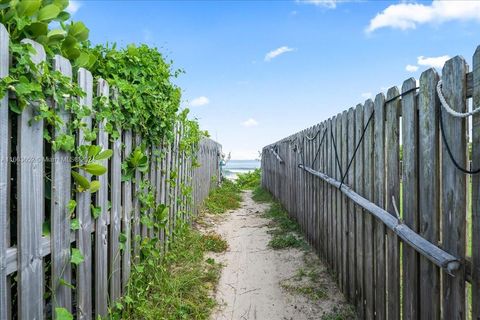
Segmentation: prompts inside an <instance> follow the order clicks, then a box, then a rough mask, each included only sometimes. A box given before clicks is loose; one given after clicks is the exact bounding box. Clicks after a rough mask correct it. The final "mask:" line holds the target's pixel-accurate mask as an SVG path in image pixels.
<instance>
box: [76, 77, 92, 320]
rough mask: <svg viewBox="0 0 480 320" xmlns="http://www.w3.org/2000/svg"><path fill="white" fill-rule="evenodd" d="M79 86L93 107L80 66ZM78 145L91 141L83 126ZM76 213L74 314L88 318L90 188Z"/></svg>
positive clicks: (89, 80)
mask: <svg viewBox="0 0 480 320" xmlns="http://www.w3.org/2000/svg"><path fill="white" fill-rule="evenodd" d="M77 79H78V86H79V87H80V88H81V89H82V90H83V91H84V92H85V96H84V97H81V98H79V103H80V104H81V105H83V106H86V107H88V108H92V101H93V77H92V74H91V73H90V72H89V71H87V70H86V69H83V68H80V69H79V70H78V73H77ZM82 122H83V124H84V128H85V129H86V130H91V128H92V119H91V118H90V116H88V117H85V118H84V119H82ZM76 143H77V145H90V144H91V142H90V141H87V140H85V133H84V131H83V130H78V132H77V142H76ZM80 174H81V175H83V176H84V177H85V178H86V179H88V181H90V178H91V177H90V174H88V173H87V172H86V171H83V170H80ZM76 201H77V208H76V216H77V219H78V222H79V225H80V229H79V230H78V231H77V233H76V242H77V248H78V249H79V250H80V252H81V253H82V255H83V262H82V263H81V264H79V265H78V266H77V281H76V288H77V290H76V298H77V318H78V319H91V318H92V263H93V260H92V258H93V257H92V235H91V231H92V229H93V221H92V214H91V208H90V205H91V201H92V196H91V193H90V192H77V193H76Z"/></svg>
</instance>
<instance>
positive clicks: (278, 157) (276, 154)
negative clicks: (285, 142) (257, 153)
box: [270, 148, 283, 164]
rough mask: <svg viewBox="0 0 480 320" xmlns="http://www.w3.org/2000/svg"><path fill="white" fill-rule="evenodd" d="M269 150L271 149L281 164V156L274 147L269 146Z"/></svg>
mask: <svg viewBox="0 0 480 320" xmlns="http://www.w3.org/2000/svg"><path fill="white" fill-rule="evenodd" d="M270 151H272V153H273V155H274V156H275V157H276V158H277V160H278V162H280V163H281V164H283V160H282V158H280V156H279V155H278V153H277V152H276V151H275V149H274V148H270Z"/></svg>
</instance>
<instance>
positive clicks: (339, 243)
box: [304, 113, 344, 291]
mask: <svg viewBox="0 0 480 320" xmlns="http://www.w3.org/2000/svg"><path fill="white" fill-rule="evenodd" d="M342 116H343V115H342V114H341V113H340V114H338V115H337V123H336V136H335V144H336V146H337V154H338V162H339V163H340V165H341V164H342V123H343V120H342ZM304 174H305V173H304ZM336 177H337V179H341V178H342V171H341V170H340V168H339V167H338V165H337V166H336ZM336 192H337V197H336V200H337V211H336V213H335V216H336V219H337V221H336V228H337V241H336V242H337V283H338V285H339V287H340V290H342V291H343V290H344V287H343V276H344V273H343V259H342V258H343V252H342V248H343V247H342V244H343V228H342V222H343V219H342V209H343V195H342V193H341V192H340V190H336Z"/></svg>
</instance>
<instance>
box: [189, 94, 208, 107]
mask: <svg viewBox="0 0 480 320" xmlns="http://www.w3.org/2000/svg"><path fill="white" fill-rule="evenodd" d="M209 103H210V100H209V99H208V98H207V97H205V96H201V97H198V98H195V99H193V100H192V101H190V106H191V107H201V106H205V105H207V104H209Z"/></svg>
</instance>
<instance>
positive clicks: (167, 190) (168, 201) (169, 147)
mask: <svg viewBox="0 0 480 320" xmlns="http://www.w3.org/2000/svg"><path fill="white" fill-rule="evenodd" d="M166 152H167V154H166V159H165V161H166V168H165V177H166V183H165V204H166V205H167V206H168V207H169V209H168V222H167V228H166V229H167V232H166V234H165V236H166V237H165V238H166V241H165V243H166V247H165V248H166V249H168V246H169V242H170V239H171V235H172V209H171V189H170V170H171V166H172V162H171V160H172V144H171V142H170V141H168V144H167V146H166ZM199 160H201V158H199ZM199 163H202V162H199ZM198 171H199V170H198V169H197V173H198ZM195 184H196V185H195V193H196V196H195V209H197V206H198V197H199V195H198V192H199V181H198V177H197V179H196V181H195Z"/></svg>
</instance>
